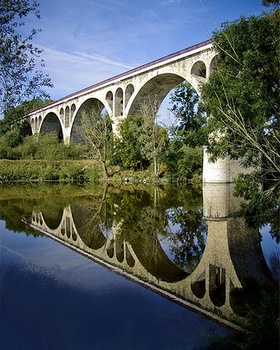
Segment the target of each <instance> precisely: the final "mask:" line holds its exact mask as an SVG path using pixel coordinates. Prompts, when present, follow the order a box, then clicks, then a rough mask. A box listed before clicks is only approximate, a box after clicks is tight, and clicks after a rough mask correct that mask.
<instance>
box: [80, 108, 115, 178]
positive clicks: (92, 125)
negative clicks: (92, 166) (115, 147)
mask: <svg viewBox="0 0 280 350" xmlns="http://www.w3.org/2000/svg"><path fill="white" fill-rule="evenodd" d="M99 107H100V108H99V110H100V111H101V112H95V111H93V110H91V109H86V110H85V111H83V112H82V113H81V115H80V116H79V117H80V121H79V123H77V124H76V125H75V127H74V132H75V133H76V134H77V135H79V138H80V141H81V142H84V143H85V144H87V145H88V147H89V153H90V154H91V157H92V159H95V160H96V159H97V160H98V161H99V162H100V164H101V166H102V170H103V174H104V176H105V179H106V180H108V179H109V177H110V174H109V171H108V165H109V159H110V154H111V152H112V144H113V134H112V122H111V119H110V117H109V115H108V113H102V106H99Z"/></svg>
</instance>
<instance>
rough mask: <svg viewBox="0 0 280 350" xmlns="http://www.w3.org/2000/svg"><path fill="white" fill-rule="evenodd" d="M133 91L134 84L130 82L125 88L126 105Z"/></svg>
mask: <svg viewBox="0 0 280 350" xmlns="http://www.w3.org/2000/svg"><path fill="white" fill-rule="evenodd" d="M133 93H134V86H133V85H132V84H128V85H127V87H126V89H125V107H126V106H127V104H128V101H129V100H130V98H131V96H132V94H133Z"/></svg>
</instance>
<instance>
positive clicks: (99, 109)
mask: <svg viewBox="0 0 280 350" xmlns="http://www.w3.org/2000/svg"><path fill="white" fill-rule="evenodd" d="M106 113H108V112H107V109H106V107H105V106H104V104H103V103H102V102H101V101H100V100H98V99H96V98H90V99H88V100H86V101H85V102H84V103H83V104H82V105H81V107H80V108H79V109H78V110H77V112H76V115H75V118H74V121H73V125H72V130H71V136H70V141H71V142H73V143H75V144H85V138H84V137H83V131H84V129H83V126H82V118H83V116H85V115H86V116H87V117H89V118H91V119H92V120H94V118H96V117H98V116H100V117H102V116H103V115H105V114H106Z"/></svg>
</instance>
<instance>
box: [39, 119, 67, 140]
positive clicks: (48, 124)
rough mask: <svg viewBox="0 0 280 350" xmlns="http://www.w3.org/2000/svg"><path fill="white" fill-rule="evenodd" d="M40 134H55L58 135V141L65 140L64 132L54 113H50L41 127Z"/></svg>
mask: <svg viewBox="0 0 280 350" xmlns="http://www.w3.org/2000/svg"><path fill="white" fill-rule="evenodd" d="M36 123H37V121H36ZM40 132H41V133H44V134H50V133H53V132H55V133H56V134H57V137H58V139H59V140H60V141H61V140H63V132H62V127H61V124H60V121H59V118H58V117H57V115H56V114H55V113H53V112H50V113H49V114H47V115H46V117H45V119H44V120H43V123H42V125H41V129H40Z"/></svg>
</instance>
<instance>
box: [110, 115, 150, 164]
mask: <svg viewBox="0 0 280 350" xmlns="http://www.w3.org/2000/svg"><path fill="white" fill-rule="evenodd" d="M142 125H143V117H142V116H138V117H134V116H128V117H127V118H125V119H124V120H123V121H122V122H121V123H120V125H119V129H118V134H119V135H118V136H119V137H118V138H116V139H115V152H116V153H117V157H118V158H119V159H120V162H121V164H122V166H123V167H124V168H133V169H137V168H145V167H146V166H148V165H149V161H148V159H146V158H144V157H143V156H142V153H141V145H140V142H139V137H140V134H141V128H142Z"/></svg>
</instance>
